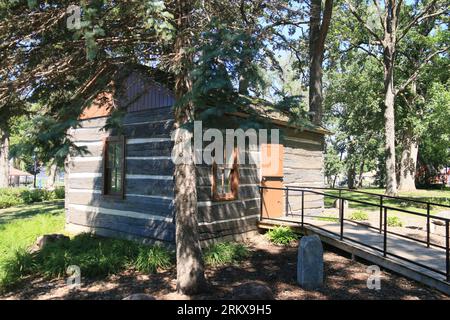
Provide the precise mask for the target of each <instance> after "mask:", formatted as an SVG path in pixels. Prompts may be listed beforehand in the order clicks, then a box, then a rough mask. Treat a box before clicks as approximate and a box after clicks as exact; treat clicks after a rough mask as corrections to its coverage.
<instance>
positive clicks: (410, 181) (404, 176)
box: [398, 137, 419, 191]
mask: <svg viewBox="0 0 450 320" xmlns="http://www.w3.org/2000/svg"><path fill="white" fill-rule="evenodd" d="M418 151H419V144H418V142H417V140H415V139H414V138H412V137H407V138H405V140H404V142H403V150H402V157H401V160H400V183H399V187H398V190H399V191H415V190H416V169H417V155H418Z"/></svg>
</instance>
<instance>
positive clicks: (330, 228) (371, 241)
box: [260, 217, 450, 294]
mask: <svg viewBox="0 0 450 320" xmlns="http://www.w3.org/2000/svg"><path fill="white" fill-rule="evenodd" d="M304 222H305V225H304V228H303V229H304V230H303V233H305V234H312V233H314V234H318V235H319V236H320V237H321V239H322V241H324V242H327V243H329V244H331V245H333V246H336V247H339V248H341V249H343V250H345V251H347V252H350V253H352V254H355V255H358V256H361V257H362V258H365V259H367V260H369V261H372V262H375V263H377V264H379V265H380V266H384V267H386V268H387V269H391V270H393V271H396V272H399V273H401V274H403V275H405V276H407V277H410V278H412V279H414V280H417V281H421V282H424V283H426V284H429V285H431V286H433V287H436V288H438V289H440V290H441V291H444V292H445V293H447V294H449V292H450V284H449V283H448V282H446V277H445V276H444V275H442V274H439V273H436V272H433V271H431V270H429V269H427V268H423V267H420V266H417V265H414V264H412V263H409V262H407V261H404V260H402V259H398V258H396V257H394V256H392V255H389V253H391V254H395V255H397V256H399V257H402V258H405V259H408V260H411V261H414V262H416V263H420V264H422V265H424V266H426V267H430V268H433V269H436V270H439V271H441V272H443V273H445V272H446V252H445V250H444V249H440V248H436V247H430V248H427V246H426V244H421V243H419V242H415V241H413V240H409V239H405V238H402V237H399V236H396V235H392V234H389V233H388V235H387V252H388V255H387V257H386V258H385V257H383V252H382V250H383V244H384V236H383V233H379V231H378V230H374V229H370V228H368V227H365V226H362V225H358V224H355V223H354V222H351V221H345V222H344V237H345V239H344V240H343V241H341V240H340V238H339V234H340V224H339V222H334V221H325V220H319V219H315V218H309V217H305V220H304ZM269 225H272V226H273V225H288V226H291V227H294V228H299V229H300V231H301V232H302V230H301V229H302V228H301V227H300V219H299V218H297V217H286V218H281V219H280V220H276V221H275V220H270V219H263V220H262V221H261V222H260V227H262V228H265V227H266V228H267V226H269ZM319 228H320V229H319ZM352 240H354V241H357V242H359V243H361V244H358V243H356V242H354V241H352ZM366 245H370V246H372V247H374V248H377V249H379V250H381V251H379V250H375V249H370V248H367V247H366ZM424 278H427V279H428V278H429V279H428V280H426V281H425V279H424ZM435 283H436V284H435Z"/></svg>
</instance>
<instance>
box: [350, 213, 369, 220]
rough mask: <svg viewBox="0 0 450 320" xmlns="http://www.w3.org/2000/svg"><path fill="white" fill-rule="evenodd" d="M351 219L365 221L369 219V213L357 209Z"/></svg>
mask: <svg viewBox="0 0 450 320" xmlns="http://www.w3.org/2000/svg"><path fill="white" fill-rule="evenodd" d="M350 220H355V221H364V220H369V215H368V214H367V213H366V212H364V211H355V212H352V214H351V215H350Z"/></svg>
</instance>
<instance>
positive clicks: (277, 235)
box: [266, 227, 299, 245]
mask: <svg viewBox="0 0 450 320" xmlns="http://www.w3.org/2000/svg"><path fill="white" fill-rule="evenodd" d="M266 236H267V238H268V239H269V241H270V242H272V243H273V244H276V245H288V244H290V243H291V242H293V241H296V240H298V238H299V236H298V234H296V233H295V232H294V231H293V230H292V229H291V228H289V227H275V228H273V229H272V230H269V231H267V233H266Z"/></svg>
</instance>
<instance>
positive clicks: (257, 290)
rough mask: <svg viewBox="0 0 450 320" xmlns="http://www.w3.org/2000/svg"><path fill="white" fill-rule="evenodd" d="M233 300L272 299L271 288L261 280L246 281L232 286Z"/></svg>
mask: <svg viewBox="0 0 450 320" xmlns="http://www.w3.org/2000/svg"><path fill="white" fill-rule="evenodd" d="M232 299H233V300H274V296H273V293H272V290H270V288H269V287H268V286H267V285H265V284H264V283H261V282H246V283H243V284H241V285H239V286H238V287H236V288H234V290H233V292H232Z"/></svg>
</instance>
